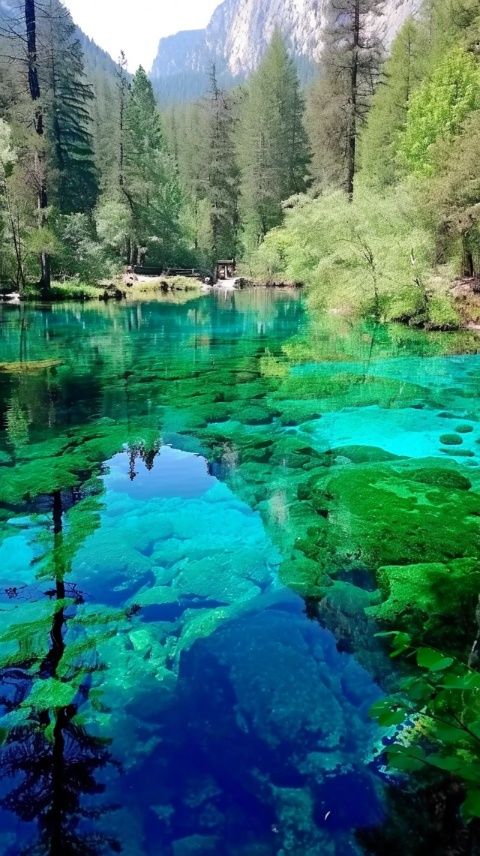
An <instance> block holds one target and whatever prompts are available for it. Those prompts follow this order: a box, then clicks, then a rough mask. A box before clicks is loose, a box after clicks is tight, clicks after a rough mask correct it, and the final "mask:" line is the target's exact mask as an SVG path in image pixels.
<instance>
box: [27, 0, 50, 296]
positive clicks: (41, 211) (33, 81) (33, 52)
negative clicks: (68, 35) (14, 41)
mask: <svg viewBox="0 0 480 856" xmlns="http://www.w3.org/2000/svg"><path fill="white" fill-rule="evenodd" d="M24 14H25V30H26V48H27V65H28V89H29V93H30V98H31V102H32V106H33V127H34V131H35V137H36V144H34V147H33V148H34V158H33V159H34V176H35V184H36V192H37V193H36V195H37V209H38V226H39V231H40V232H41V231H42V230H43V229H44V228H45V225H46V221H47V210H48V190H47V169H46V156H45V145H44V142H45V115H44V107H43V104H42V100H41V95H42V93H41V88H40V74H39V60H38V49H37V35H38V28H37V8H36V4H35V0H25V7H24ZM39 258H40V282H39V285H40V290H41V292H42V295H43V296H44V297H47V296H48V294H49V292H50V286H51V263H50V255H49V253H48V252H47V251H46V250H45V249H44V248H40V252H39Z"/></svg>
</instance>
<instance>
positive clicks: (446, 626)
mask: <svg viewBox="0 0 480 856" xmlns="http://www.w3.org/2000/svg"><path fill="white" fill-rule="evenodd" d="M378 581H379V585H380V587H381V590H382V593H383V595H384V597H385V598H386V599H385V600H384V601H383V603H381V604H380V605H378V606H372V607H369V608H368V609H367V612H368V614H369V615H371V616H372V617H373V618H376V619H377V620H379V621H382V622H386V623H387V624H389V625H390V626H391V627H395V628H398V627H406V628H408V630H409V632H410V633H411V634H412V636H413V637H414V638H416V639H419V640H420V639H421V640H422V644H429V645H434V646H437V647H440V648H443V647H445V646H446V649H447V650H449V651H451V650H459V651H463V646H464V645H465V643H466V644H468V641H469V639H470V638H471V633H472V628H473V627H474V626H475V609H476V601H477V597H478V591H479V590H480V564H479V562H478V559H476V558H467V559H454V560H453V561H450V562H448V563H439V562H435V563H431V564H427V563H421V564H418V565H414V564H412V565H404V566H393V567H385V568H380V569H379V571H378ZM448 615H461V616H462V622H461V626H458V625H456V624H453V623H452V622H450V621H448V620H447V617H448Z"/></svg>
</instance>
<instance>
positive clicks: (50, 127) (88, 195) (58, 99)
mask: <svg viewBox="0 0 480 856" xmlns="http://www.w3.org/2000/svg"><path fill="white" fill-rule="evenodd" d="M42 40H43V43H44V46H45V47H44V52H43V53H44V57H45V60H44V63H43V65H42V72H43V77H44V81H45V82H44V89H45V93H46V97H45V102H46V116H47V129H46V130H47V137H48V139H49V142H50V149H51V167H52V168H53V171H54V173H56V176H55V177H56V181H55V191H56V192H55V198H56V202H57V206H58V208H59V210H60V211H61V212H62V213H63V214H70V213H73V212H84V211H90V210H91V209H92V208H93V206H94V205H95V203H96V200H97V195H98V175H97V169H96V165H95V155H94V149H93V136H92V116H91V104H92V101H93V100H94V93H93V88H92V86H91V85H90V84H89V83H87V82H86V80H85V71H84V64H83V54H82V48H81V45H80V42H79V40H78V38H77V36H76V31H75V26H74V24H73V22H72V20H71V17H70V14H69V12H68V11H67V10H66V9H65V8H64V7H63V6H62V5H61V4H59V3H58V2H57V0H48V6H47V7H46V8H44V11H43V19H42Z"/></svg>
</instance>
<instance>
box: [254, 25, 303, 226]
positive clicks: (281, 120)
mask: <svg viewBox="0 0 480 856" xmlns="http://www.w3.org/2000/svg"><path fill="white" fill-rule="evenodd" d="M241 124H242V128H241V136H240V146H239V160H240V166H241V170H242V185H241V190H242V210H243V217H244V221H245V229H246V237H247V241H253V243H256V242H258V240H259V239H261V238H263V237H264V236H265V235H266V234H267V232H268V231H269V230H270V229H272V228H274V227H275V226H278V225H279V224H280V223H281V221H282V202H283V201H284V200H286V199H288V198H289V197H290V196H292V195H294V194H297V193H301V192H303V191H304V190H305V188H306V184H307V171H308V165H309V160H310V153H309V148H308V141H307V135H306V131H305V126H304V102H303V98H302V95H301V92H300V84H299V80H298V75H297V71H296V68H295V64H294V62H293V60H292V59H291V58H290V57H289V55H288V51H287V48H286V45H285V42H284V40H283V38H282V36H281V35H280V33H279V32H278V31H277V32H275V33H274V35H273V37H272V41H271V43H270V47H269V49H268V51H267V53H266V55H265V57H264V59H263V62H262V63H261V65H260V67H259V69H258V71H257V72H256V73H255V74H254V75H253V76H252V78H251V80H250V82H249V85H248V87H247V92H246V97H245V102H244V105H243V109H242V123H241Z"/></svg>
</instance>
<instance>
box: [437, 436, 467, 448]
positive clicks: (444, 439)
mask: <svg viewBox="0 0 480 856" xmlns="http://www.w3.org/2000/svg"><path fill="white" fill-rule="evenodd" d="M440 442H441V443H443V445H444V446H461V445H462V443H463V440H462V438H461V437H459V436H458V434H442V436H441V437H440Z"/></svg>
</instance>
